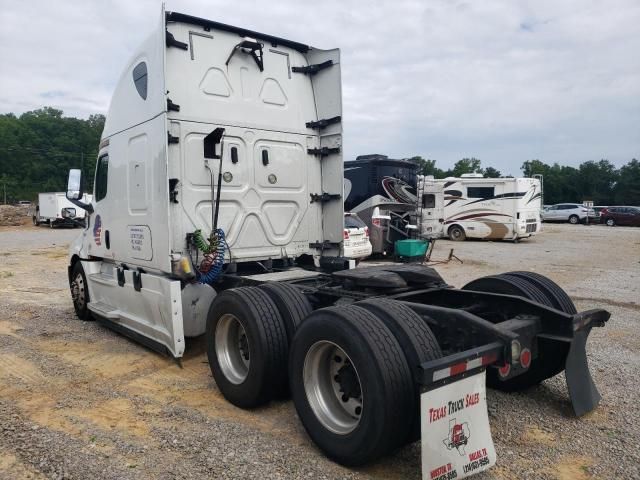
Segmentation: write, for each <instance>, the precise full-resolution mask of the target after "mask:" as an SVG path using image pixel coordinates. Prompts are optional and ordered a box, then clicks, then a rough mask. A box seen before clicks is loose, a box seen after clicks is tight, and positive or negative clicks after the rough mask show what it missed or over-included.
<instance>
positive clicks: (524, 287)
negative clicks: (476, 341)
mask: <svg viewBox="0 0 640 480" xmlns="http://www.w3.org/2000/svg"><path fill="white" fill-rule="evenodd" d="M462 289H463V290H474V291H479V292H490V293H502V294H507V295H517V296H520V297H524V298H526V299H529V300H533V301H535V302H538V303H541V304H542V305H546V306H548V307H551V308H555V309H556V310H560V311H562V312H564V313H568V314H575V313H576V311H577V310H576V307H575V305H574V304H573V301H572V300H571V298H570V297H569V295H567V293H566V292H565V291H564V290H563V289H562V288H561V287H560V286H559V285H558V284H556V283H555V282H554V281H552V280H551V279H549V278H547V277H545V276H543V275H540V274H538V273H534V272H526V271H516V272H508V273H503V274H500V275H494V276H489V277H482V278H478V279H476V280H473V281H472V282H470V283H468V284H466V285H465V286H464V287H462ZM537 347H538V358H537V359H536V360H535V361H534V362H532V364H531V366H530V367H529V370H527V371H526V372H525V373H522V374H520V375H518V376H516V377H513V378H511V379H508V380H501V379H500V377H499V375H498V372H497V369H496V368H489V369H488V370H487V384H488V385H489V386H490V387H491V388H494V389H496V390H502V391H507V392H512V391H519V390H524V389H526V388H530V387H532V386H534V385H537V384H539V383H540V382H542V381H543V380H546V379H548V378H551V377H553V376H555V375H557V374H558V373H560V372H562V371H563V370H564V369H565V362H566V359H567V355H568V354H569V344H568V343H565V342H559V341H555V340H550V339H546V338H538V344H537Z"/></svg>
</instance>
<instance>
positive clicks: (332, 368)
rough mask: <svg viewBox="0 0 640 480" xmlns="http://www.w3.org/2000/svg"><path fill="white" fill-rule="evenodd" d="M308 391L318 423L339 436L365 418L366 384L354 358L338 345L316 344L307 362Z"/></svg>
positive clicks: (306, 386)
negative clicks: (359, 373)
mask: <svg viewBox="0 0 640 480" xmlns="http://www.w3.org/2000/svg"><path fill="white" fill-rule="evenodd" d="M303 380H304V390H305V393H306V395H307V400H308V402H309V405H310V407H311V409H312V410H313V413H314V414H315V416H316V418H317V419H318V421H319V422H320V423H321V424H322V425H323V426H324V427H325V428H326V429H328V430H330V431H331V432H333V433H336V434H338V435H346V434H348V433H350V432H352V431H353V430H355V428H356V427H357V426H358V424H359V423H360V418H361V417H362V408H363V395H362V384H361V383H360V377H359V375H358V371H357V370H356V367H355V365H354V364H353V362H352V361H351V358H349V356H348V355H347V354H346V353H345V351H344V350H342V348H340V347H339V346H338V345H336V344H335V343H332V342H329V341H326V340H321V341H319V342H316V343H314V344H313V345H312V346H311V348H310V349H309V351H308V352H307V355H306V356H305V359H304V367H303Z"/></svg>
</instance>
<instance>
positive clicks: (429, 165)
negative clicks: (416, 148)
mask: <svg viewBox="0 0 640 480" xmlns="http://www.w3.org/2000/svg"><path fill="white" fill-rule="evenodd" d="M407 160H409V161H410V162H413V163H415V164H416V165H418V175H433V176H434V177H435V178H444V176H445V174H444V173H445V172H444V170H441V169H439V168H438V167H436V161H435V160H430V159H424V158H422V157H420V156H415V157H411V158H408V159H407Z"/></svg>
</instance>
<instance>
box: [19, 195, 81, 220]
mask: <svg viewBox="0 0 640 480" xmlns="http://www.w3.org/2000/svg"><path fill="white" fill-rule="evenodd" d="M91 198H92V196H91V195H87V194H85V195H84V196H83V198H82V201H83V202H84V203H90V202H91ZM85 217H86V211H85V210H84V209H83V208H79V207H78V206H77V205H75V204H73V203H72V202H71V201H69V200H68V199H67V197H66V193H65V192H46V193H39V194H38V203H37V204H36V205H35V207H34V208H33V211H32V212H31V220H32V221H33V224H34V225H35V226H38V225H40V224H43V223H45V224H47V225H49V226H50V227H51V228H54V227H59V226H63V225H65V226H70V227H80V226H84V225H85Z"/></svg>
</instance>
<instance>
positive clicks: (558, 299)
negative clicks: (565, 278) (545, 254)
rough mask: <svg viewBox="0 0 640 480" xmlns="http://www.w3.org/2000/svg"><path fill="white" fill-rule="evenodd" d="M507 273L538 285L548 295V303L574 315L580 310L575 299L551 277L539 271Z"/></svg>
mask: <svg viewBox="0 0 640 480" xmlns="http://www.w3.org/2000/svg"><path fill="white" fill-rule="evenodd" d="M507 275H511V276H516V277H520V278H522V279H526V280H527V281H528V282H530V283H532V284H534V285H536V286H537V287H538V288H539V289H540V290H541V291H542V292H543V293H544V294H545V296H546V297H547V299H548V301H549V302H550V303H549V304H548V305H550V306H553V307H554V308H556V309H558V310H561V311H563V312H565V313H570V314H572V315H573V314H574V313H577V312H578V310H577V309H576V306H575V305H574V303H573V300H571V298H570V297H569V295H567V292H565V291H564V290H563V289H562V287H560V285H558V284H557V283H556V282H554V281H553V280H551V279H550V278H547V277H545V276H544V275H540V274H539V273H535V272H525V271H517V272H507Z"/></svg>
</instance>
